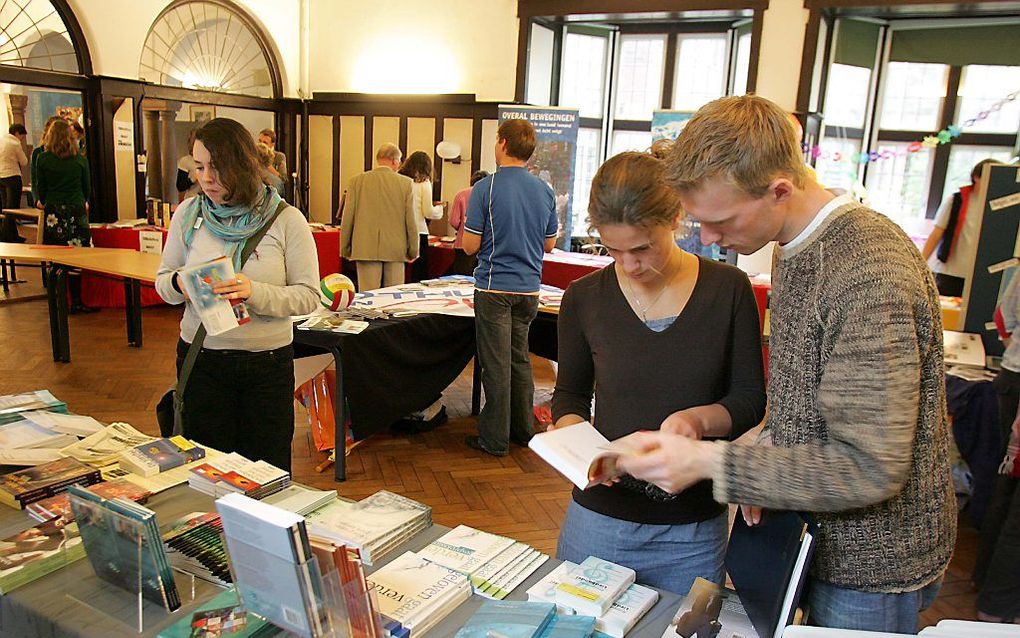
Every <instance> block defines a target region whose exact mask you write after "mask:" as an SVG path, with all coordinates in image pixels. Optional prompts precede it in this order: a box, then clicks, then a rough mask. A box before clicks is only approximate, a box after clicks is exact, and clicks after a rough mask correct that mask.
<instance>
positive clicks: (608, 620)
mask: <svg viewBox="0 0 1020 638" xmlns="http://www.w3.org/2000/svg"><path fill="white" fill-rule="evenodd" d="M575 569H577V565H576V564H575V563H571V562H570V561H564V562H562V563H561V564H559V565H558V566H557V567H556V569H554V570H552V571H551V572H549V573H548V574H546V575H545V577H544V578H542V580H540V581H538V582H537V583H535V584H534V585H533V586H532V587H531V588H529V589H528V600H532V601H541V602H549V603H555V604H556V607H557V611H559V612H560V613H561V614H573V613H575V610H574V608H573V607H569V606H566V605H563V604H562V603H561V602H559V600H560V599H559V597H558V596H557V589H558V587H559V585H560V583H562V582H565V581H566V580H567V579H568V577H569V575H570V573H571V572H572V571H573V570H575ZM658 600H659V592H657V591H655V590H654V589H651V588H649V587H643V586H641V585H636V584H632V585H630V586H629V587H628V588H627V589H625V590H624V591H623V593H622V594H620V596H619V597H617V598H616V600H614V601H613V602H612V605H610V607H609V611H607V612H606V613H604V614H602V615H600V616H598V617H597V618H596V620H595V630H596V631H600V632H602V633H604V634H606V635H608V636H612V637H613V638H623V637H624V636H625V635H626V634H627V632H629V631H630V630H631V629H633V628H634V625H636V624H637V622H638V621H639V620H641V618H642V617H643V616H644V615H645V614H646V613H648V610H650V609H651V608H652V607H654V606H655V603H656V602H658Z"/></svg>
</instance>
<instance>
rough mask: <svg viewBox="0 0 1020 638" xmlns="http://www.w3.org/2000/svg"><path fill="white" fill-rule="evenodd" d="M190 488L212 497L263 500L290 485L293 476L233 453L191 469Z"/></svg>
mask: <svg viewBox="0 0 1020 638" xmlns="http://www.w3.org/2000/svg"><path fill="white" fill-rule="evenodd" d="M188 485H189V486H190V487H191V488H192V489H194V490H198V491H199V492H202V493H203V494H208V495H209V496H213V497H220V496H226V495H227V494H244V495H245V496H248V497H249V498H253V499H255V500H261V499H263V498H265V497H267V496H269V495H270V494H275V493H276V492H279V491H280V490H282V489H284V488H286V487H288V486H289V485H290V474H289V473H287V472H286V471H284V470H281V469H280V468H278V467H276V466H275V465H273V464H271V463H266V462H265V461H249V460H248V459H246V458H244V457H243V456H241V455H240V454H237V453H236V452H232V453H230V454H225V455H223V456H220V457H218V458H217V459H215V460H213V461H209V462H208V463H202V464H200V465H196V466H195V467H192V468H191V470H190V472H189V473H188Z"/></svg>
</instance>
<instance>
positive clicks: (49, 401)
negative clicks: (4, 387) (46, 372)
mask: <svg viewBox="0 0 1020 638" xmlns="http://www.w3.org/2000/svg"><path fill="white" fill-rule="evenodd" d="M32 410H49V411H50V412H65V413H66V412H67V404H66V403H64V402H63V401H60V400H58V399H57V398H56V397H55V396H53V395H52V394H51V393H50V391H49V390H35V391H34V392H25V393H23V394H8V395H5V396H0V423H10V422H11V421H15V420H17V419H19V418H21V417H20V416H19V414H21V413H22V412H29V411H32Z"/></svg>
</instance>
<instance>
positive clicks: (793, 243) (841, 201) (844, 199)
mask: <svg viewBox="0 0 1020 638" xmlns="http://www.w3.org/2000/svg"><path fill="white" fill-rule="evenodd" d="M853 201H854V200H853V198H852V197H850V196H849V195H837V196H836V197H834V198H832V199H831V200H829V202H828V203H827V204H825V206H822V207H821V209H819V211H818V212H817V213H815V218H814V219H812V220H811V223H810V224H808V225H807V226H805V227H804V230H802V231H800V232H799V233H797V236H796V237H794V238H793V239H791V240H790V241H788V242H786V243H785V244H779V249H780V250H783V251H787V250H793V249H794V248H796V247H797V246H799V245H800V244H803V243H804V241H805V240H806V239H807V238H808V237H810V236H811V233H813V232H815V230H816V229H817V228H818V227H819V226H821V225H822V222H824V221H825V219H826V218H827V217H828V216H829V215H831V214H833V213H834V212H836V209H837V208H839V207H840V206H846V205H847V204H852V203H853Z"/></svg>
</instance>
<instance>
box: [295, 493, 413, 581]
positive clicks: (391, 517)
mask: <svg viewBox="0 0 1020 638" xmlns="http://www.w3.org/2000/svg"><path fill="white" fill-rule="evenodd" d="M307 520H308V526H309V529H310V530H311V531H312V532H313V533H314V534H315V535H317V536H323V537H325V538H329V539H330V540H334V541H337V542H339V543H345V544H352V545H355V546H357V547H358V548H360V549H362V550H365V549H367V550H369V554H371V549H372V547H373V546H375V547H379V546H382V545H383V544H384V543H385V542H386V541H388V540H390V539H392V538H393V537H394V536H398V535H400V534H401V533H402V532H403V531H405V528H407V527H411V526H417V525H420V524H421V522H422V521H426V522H427V523H431V520H432V508H430V507H429V506H427V505H423V504H422V503H419V502H417V501H413V500H411V499H409V498H405V497H403V496H400V495H399V494H394V493H392V492H388V491H386V490H381V491H379V492H376V493H375V494H373V495H371V496H369V497H368V498H365V499H362V500H361V501H358V502H357V503H350V502H346V501H341V500H336V501H333V502H332V503H330V504H328V505H326V506H325V507H322V508H320V509H318V510H316V511H314V512H312V513H311V514H309V515H308V519H307ZM426 526H427V525H426ZM374 558H378V556H374V557H371V556H362V559H363V560H365V562H366V563H367V564H369V565H371V564H372V560H373V559H374Z"/></svg>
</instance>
